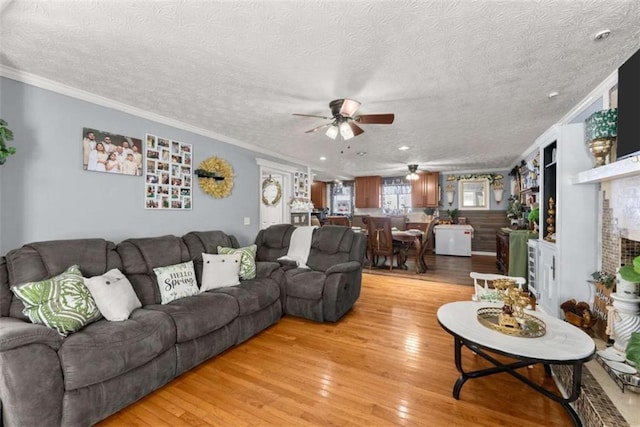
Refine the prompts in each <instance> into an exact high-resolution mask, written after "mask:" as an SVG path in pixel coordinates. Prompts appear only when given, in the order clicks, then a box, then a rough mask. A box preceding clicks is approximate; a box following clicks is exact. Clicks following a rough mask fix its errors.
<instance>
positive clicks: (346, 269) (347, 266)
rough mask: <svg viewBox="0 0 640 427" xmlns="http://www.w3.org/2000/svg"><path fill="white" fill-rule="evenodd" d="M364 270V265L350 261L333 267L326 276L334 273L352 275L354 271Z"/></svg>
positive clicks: (326, 272)
mask: <svg viewBox="0 0 640 427" xmlns="http://www.w3.org/2000/svg"><path fill="white" fill-rule="evenodd" d="M361 269H362V264H360V263H359V262H358V261H348V262H343V263H340V264H336V265H332V266H331V267H329V268H328V269H327V271H325V272H324V273H325V274H326V275H329V274H333V273H351V272H352V271H358V270H361Z"/></svg>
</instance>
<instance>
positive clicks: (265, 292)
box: [214, 277, 280, 316]
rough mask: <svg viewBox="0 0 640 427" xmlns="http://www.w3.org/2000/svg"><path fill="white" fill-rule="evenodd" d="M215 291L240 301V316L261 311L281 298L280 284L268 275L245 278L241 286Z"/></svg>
mask: <svg viewBox="0 0 640 427" xmlns="http://www.w3.org/2000/svg"><path fill="white" fill-rule="evenodd" d="M214 292H216V293H224V294H227V295H231V296H233V297H234V298H235V299H236V300H237V302H238V307H239V310H240V312H239V315H240V316H246V315H248V314H252V313H255V312H257V311H260V310H262V309H263V308H265V307H267V306H270V305H271V304H273V303H274V302H276V301H277V300H278V299H279V298H280V286H279V285H278V283H277V282H276V281H275V280H273V279H269V278H267V277H264V278H260V279H252V280H243V281H242V282H240V285H239V286H233V287H227V288H220V289H216V290H215V291H214Z"/></svg>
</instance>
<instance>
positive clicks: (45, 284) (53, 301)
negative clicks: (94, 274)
mask: <svg viewBox="0 0 640 427" xmlns="http://www.w3.org/2000/svg"><path fill="white" fill-rule="evenodd" d="M11 290H12V291H13V293H14V294H15V295H16V297H18V298H19V299H20V300H21V301H22V302H23V303H24V310H23V313H24V314H25V315H26V316H28V317H29V319H30V320H31V322H32V323H37V324H41V325H45V326H48V327H49V328H53V329H55V330H56V331H58V333H59V334H60V335H62V336H63V337H64V336H67V335H69V334H70V333H73V332H77V331H79V330H80V329H82V328H83V327H84V326H85V325H87V324H88V323H91V322H93V321H95V320H98V319H99V318H100V310H98V307H97V306H96V302H95V300H94V299H93V297H92V296H91V292H89V289H88V288H87V287H86V286H85V284H84V280H83V277H82V273H80V267H78V266H77V265H72V266H71V267H69V268H68V269H67V270H66V271H65V272H63V273H61V274H59V275H57V276H55V277H52V278H50V279H46V280H42V281H40V282H29V283H25V284H23V285H20V286H15V287H13V288H11Z"/></svg>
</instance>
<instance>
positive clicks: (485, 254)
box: [471, 251, 496, 256]
mask: <svg viewBox="0 0 640 427" xmlns="http://www.w3.org/2000/svg"><path fill="white" fill-rule="evenodd" d="M471 255H482V256H496V253H495V252H482V251H471Z"/></svg>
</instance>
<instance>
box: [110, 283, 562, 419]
mask: <svg viewBox="0 0 640 427" xmlns="http://www.w3.org/2000/svg"><path fill="white" fill-rule="evenodd" d="M472 292H473V290H472V287H469V286H460V285H450V284H443V283H436V282H425V281H417V280H410V279H406V278H395V277H387V276H377V275H371V274H366V273H365V274H364V277H363V289H362V296H361V297H360V299H359V300H358V302H357V303H356V305H355V307H354V309H353V310H352V311H351V312H349V313H348V314H347V315H346V316H345V317H344V318H343V319H341V320H340V321H339V322H338V323H335V324H333V323H315V322H311V321H306V320H303V319H299V318H295V317H290V316H285V317H284V318H282V320H281V321H280V322H279V323H278V324H276V325H274V326H272V327H271V328H269V329H267V330H266V331H263V332H262V333H260V334H258V335H257V336H256V337H253V338H251V339H250V340H249V341H248V342H246V343H244V344H242V345H240V346H238V347H235V348H232V349H230V350H228V351H226V352H225V353H223V354H221V355H219V356H217V357H215V358H213V359H211V360H210V361H208V362H206V363H204V364H202V365H200V366H199V367H197V368H195V369H193V370H192V371H190V372H188V373H186V374H184V375H182V376H180V377H179V378H177V379H175V380H174V381H172V382H171V383H170V384H168V385H167V386H165V387H163V388H162V389H160V390H157V391H156V392H154V393H152V394H151V395H149V396H147V397H145V398H144V399H142V400H141V401H139V402H137V403H135V404H134V405H131V406H130V407H128V408H126V409H125V410H123V411H121V412H119V413H117V414H115V415H113V416H112V417H110V418H108V419H107V420H105V421H103V422H102V423H100V424H99V425H100V426H101V427H107V426H122V425H127V426H168V425H170V426H183V425H184V426H193V425H205V426H206V425H215V426H267V425H273V426H310V425H314V426H385V425H403V426H404V425H407V426H409V425H410V426H498V425H503V426H525V427H526V426H569V425H571V421H570V419H569V417H568V415H567V414H566V413H565V412H564V410H563V409H562V407H561V406H560V405H559V404H557V403H555V402H552V401H551V400H549V399H547V398H545V397H543V396H541V395H539V394H537V393H535V392H533V391H532V390H530V389H529V388H528V387H527V386H525V385H523V384H522V383H520V382H518V381H517V380H515V379H514V378H512V377H511V376H509V375H508V374H499V375H494V376H490V377H486V378H480V379H474V380H469V381H468V382H467V383H466V384H465V386H464V387H463V389H462V393H461V398H460V400H459V401H457V400H455V399H454V398H453V397H452V396H451V392H452V387H453V384H454V382H455V381H456V379H457V377H458V374H457V371H456V369H455V366H454V361H453V339H452V337H451V336H450V335H448V334H447V333H445V332H444V331H443V330H442V329H441V327H440V326H439V325H438V322H437V320H436V310H437V309H438V307H439V306H440V305H442V304H444V303H446V302H450V301H456V300H461V299H464V300H466V299H469V298H470V296H471V294H472ZM463 359H464V361H463V363H464V366H465V367H470V368H472V367H474V366H487V362H485V361H484V360H482V359H481V358H479V357H477V356H475V355H473V354H472V353H471V352H469V351H466V350H465V353H464V354H463ZM521 372H524V373H525V375H529V376H530V377H531V378H536V379H538V380H540V381H544V384H545V385H546V386H548V388H550V389H555V385H554V384H553V380H552V379H550V378H545V377H544V373H543V370H542V368H540V367H534V368H532V369H526V368H525V369H523V370H521Z"/></svg>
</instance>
